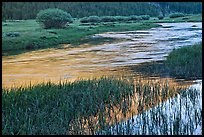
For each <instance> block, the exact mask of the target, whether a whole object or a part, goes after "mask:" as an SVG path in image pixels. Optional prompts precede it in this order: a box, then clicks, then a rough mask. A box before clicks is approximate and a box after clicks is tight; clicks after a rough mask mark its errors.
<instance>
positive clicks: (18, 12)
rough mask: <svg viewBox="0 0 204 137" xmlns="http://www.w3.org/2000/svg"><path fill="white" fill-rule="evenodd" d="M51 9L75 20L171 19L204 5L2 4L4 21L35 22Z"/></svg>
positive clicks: (187, 3)
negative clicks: (113, 17) (110, 17)
mask: <svg viewBox="0 0 204 137" xmlns="http://www.w3.org/2000/svg"><path fill="white" fill-rule="evenodd" d="M47 8H60V9H63V10H65V11H67V12H69V13H70V14H71V15H72V17H77V18H79V17H84V16H90V15H98V16H107V15H123V16H126V15H143V14H148V15H150V16H158V15H160V14H163V15H168V14H169V13H172V12H183V13H190V14H198V13H202V3H201V2H2V17H3V18H4V19H34V18H35V17H36V14H37V13H38V12H39V11H40V10H42V9H47Z"/></svg>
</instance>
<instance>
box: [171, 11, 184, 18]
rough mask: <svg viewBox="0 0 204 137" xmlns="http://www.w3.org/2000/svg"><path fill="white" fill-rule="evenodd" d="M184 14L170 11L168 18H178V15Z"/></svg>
mask: <svg viewBox="0 0 204 137" xmlns="http://www.w3.org/2000/svg"><path fill="white" fill-rule="evenodd" d="M184 16H185V15H184V14H183V13H178V12H177V13H172V14H170V15H169V18H178V17H184Z"/></svg>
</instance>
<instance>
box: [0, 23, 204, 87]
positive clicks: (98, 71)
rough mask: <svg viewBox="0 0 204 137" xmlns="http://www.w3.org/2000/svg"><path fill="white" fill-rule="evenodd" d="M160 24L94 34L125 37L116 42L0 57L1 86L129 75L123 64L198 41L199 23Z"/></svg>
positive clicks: (148, 59)
mask: <svg viewBox="0 0 204 137" xmlns="http://www.w3.org/2000/svg"><path fill="white" fill-rule="evenodd" d="M161 25H162V26H161V27H159V28H152V29H149V30H140V31H128V32H109V33H104V34H97V35H95V36H97V37H111V38H119V39H121V38H125V39H126V40H125V41H122V42H119V43H113V44H102V45H96V46H89V45H88V46H81V47H79V48H64V49H53V48H51V49H45V50H38V51H32V52H28V53H23V54H20V55H16V56H9V57H3V59H2V85H3V87H12V86H20V85H23V86H25V85H29V84H36V83H42V82H45V81H48V80H51V81H53V82H58V81H59V80H70V81H73V80H76V79H78V78H83V79H85V78H94V77H100V76H103V75H116V76H117V75H125V76H132V73H133V72H132V71H130V70H129V69H127V66H129V65H137V64H139V63H144V62H151V61H156V60H164V59H165V57H166V56H167V54H168V53H169V52H170V51H171V50H173V49H174V48H179V47H182V46H189V45H192V44H194V43H197V42H201V41H202V23H161ZM65 46H66V45H65ZM124 66H126V67H124ZM134 75H135V74H134Z"/></svg>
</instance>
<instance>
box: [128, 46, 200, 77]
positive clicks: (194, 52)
mask: <svg viewBox="0 0 204 137" xmlns="http://www.w3.org/2000/svg"><path fill="white" fill-rule="evenodd" d="M131 69H132V70H134V71H137V72H140V73H143V74H144V75H148V76H149V75H153V76H161V77H169V76H170V77H175V78H182V79H187V80H192V79H200V78H202V43H199V44H195V45H193V46H186V47H182V48H179V49H175V50H173V51H172V52H171V53H170V54H169V55H168V57H167V59H166V60H164V61H155V62H150V63H144V64H141V65H138V66H132V67H131Z"/></svg>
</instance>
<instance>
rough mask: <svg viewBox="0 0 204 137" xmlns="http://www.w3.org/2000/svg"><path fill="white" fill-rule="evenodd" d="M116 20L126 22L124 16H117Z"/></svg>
mask: <svg viewBox="0 0 204 137" xmlns="http://www.w3.org/2000/svg"><path fill="white" fill-rule="evenodd" d="M115 20H116V21H119V22H120V21H123V20H124V17H123V16H115Z"/></svg>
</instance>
